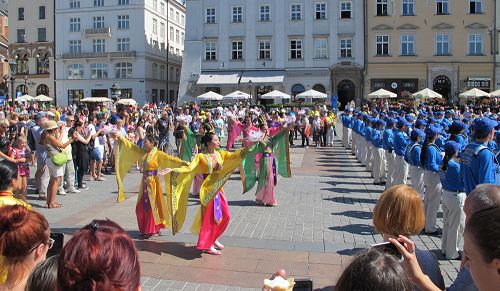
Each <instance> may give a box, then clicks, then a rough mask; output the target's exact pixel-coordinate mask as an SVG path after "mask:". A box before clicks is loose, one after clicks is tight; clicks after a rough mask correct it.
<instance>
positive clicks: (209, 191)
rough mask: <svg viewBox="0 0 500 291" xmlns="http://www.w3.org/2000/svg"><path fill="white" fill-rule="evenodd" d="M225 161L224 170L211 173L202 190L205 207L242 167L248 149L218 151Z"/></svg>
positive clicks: (201, 195)
mask: <svg viewBox="0 0 500 291" xmlns="http://www.w3.org/2000/svg"><path fill="white" fill-rule="evenodd" d="M218 153H219V154H220V155H221V158H222V161H223V167H222V169H219V170H217V171H213V172H212V173H210V174H209V175H208V176H207V178H206V179H205V181H203V184H202V185H201V189H200V202H201V204H203V205H204V206H206V205H208V203H209V202H210V200H212V198H213V197H214V196H215V194H216V193H217V192H218V191H219V190H220V189H221V188H222V186H224V184H225V183H226V181H227V180H228V179H229V177H230V176H231V174H233V173H234V170H235V169H237V168H238V167H239V166H240V163H241V161H242V160H243V158H244V157H245V155H246V154H247V153H248V148H243V149H239V150H237V151H234V152H228V151H224V150H220V151H218Z"/></svg>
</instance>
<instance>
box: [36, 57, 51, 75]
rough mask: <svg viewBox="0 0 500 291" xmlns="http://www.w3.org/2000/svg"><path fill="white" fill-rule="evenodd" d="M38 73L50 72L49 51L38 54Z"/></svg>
mask: <svg viewBox="0 0 500 291" xmlns="http://www.w3.org/2000/svg"><path fill="white" fill-rule="evenodd" d="M36 73H37V74H49V73H50V72H49V53H48V52H43V53H38V54H37V55H36Z"/></svg>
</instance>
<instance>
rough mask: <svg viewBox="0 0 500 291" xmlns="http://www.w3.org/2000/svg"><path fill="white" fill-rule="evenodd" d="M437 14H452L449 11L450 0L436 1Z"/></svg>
mask: <svg viewBox="0 0 500 291" xmlns="http://www.w3.org/2000/svg"><path fill="white" fill-rule="evenodd" d="M436 14H438V15H446V14H450V12H449V10H448V0H436Z"/></svg>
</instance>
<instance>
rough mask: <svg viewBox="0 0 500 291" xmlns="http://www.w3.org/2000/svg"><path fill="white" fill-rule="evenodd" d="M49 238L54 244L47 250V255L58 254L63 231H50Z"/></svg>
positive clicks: (60, 248) (61, 244)
mask: <svg viewBox="0 0 500 291" xmlns="http://www.w3.org/2000/svg"><path fill="white" fill-rule="evenodd" d="M50 238H51V239H53V240H54V245H52V248H51V249H50V250H49V251H48V252H47V257H52V256H55V255H58V254H59V253H60V252H61V250H62V248H63V245H64V233H62V232H52V233H51V234H50Z"/></svg>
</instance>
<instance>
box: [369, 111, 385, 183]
mask: <svg viewBox="0 0 500 291" xmlns="http://www.w3.org/2000/svg"><path fill="white" fill-rule="evenodd" d="M384 127H385V122H384V121H383V120H381V119H378V120H377V121H376V122H375V124H374V126H373V130H372V145H373V150H372V154H373V167H372V176H373V184H374V185H385V183H386V179H385V177H386V176H385V171H386V167H387V165H386V161H385V153H384V148H383V143H384V140H383V131H384Z"/></svg>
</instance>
